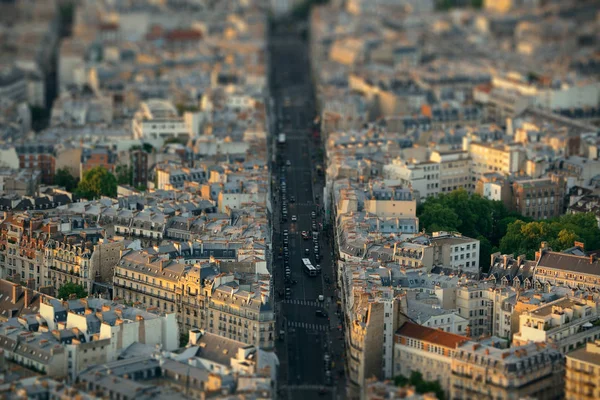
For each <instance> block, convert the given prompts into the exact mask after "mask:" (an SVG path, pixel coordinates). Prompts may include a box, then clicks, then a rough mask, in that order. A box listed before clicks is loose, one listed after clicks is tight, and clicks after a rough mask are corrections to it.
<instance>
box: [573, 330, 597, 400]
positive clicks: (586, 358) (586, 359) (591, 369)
mask: <svg viewBox="0 0 600 400" xmlns="http://www.w3.org/2000/svg"><path fill="white" fill-rule="evenodd" d="M566 359H567V362H566V374H565V399H567V400H588V399H598V398H600V374H599V373H598V372H599V371H600V340H595V341H593V342H587V343H586V344H585V347H584V348H581V349H577V350H575V351H572V352H570V353H567V356H566Z"/></svg>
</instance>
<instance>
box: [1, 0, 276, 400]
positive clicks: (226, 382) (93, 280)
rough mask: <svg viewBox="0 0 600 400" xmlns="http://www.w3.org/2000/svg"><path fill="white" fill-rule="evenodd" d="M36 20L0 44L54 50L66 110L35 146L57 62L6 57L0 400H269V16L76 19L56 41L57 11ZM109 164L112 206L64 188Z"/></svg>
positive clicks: (145, 14)
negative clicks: (64, 180) (43, 91)
mask: <svg viewBox="0 0 600 400" xmlns="http://www.w3.org/2000/svg"><path fill="white" fill-rule="evenodd" d="M26 3H27V4H28V5H27V10H22V8H23V7H25V3H23V2H15V4H16V5H6V4H3V5H2V7H3V8H6V9H7V10H8V9H11V10H14V15H18V16H19V17H20V18H24V20H27V24H25V22H23V24H21V22H20V21H15V20H14V19H13V20H12V21H11V22H12V23H14V25H15V26H18V30H17V29H12V28H6V29H4V30H3V32H4V33H5V34H6V35H4V34H3V35H2V42H3V43H5V46H7V45H8V43H11V46H16V48H19V49H20V50H22V49H23V48H24V47H23V46H21V45H20V43H21V41H22V39H20V36H19V35H21V36H27V34H29V35H30V36H31V35H34V36H35V38H37V36H38V35H37V33H36V32H38V31H39V32H42V31H43V32H44V34H45V35H51V36H52V37H53V39H52V40H50V39H48V38H46V39H43V41H42V42H41V47H40V51H42V50H44V51H48V52H51V53H52V51H53V52H54V53H53V54H54V55H53V57H54V56H55V57H56V58H57V60H58V67H57V69H58V70H57V71H51V72H56V82H52V83H53V85H54V84H55V85H56V91H57V97H56V99H54V101H53V102H52V104H51V108H48V114H49V118H48V126H47V127H45V128H44V129H42V130H41V131H39V132H36V133H35V134H34V133H33V132H31V128H32V126H31V118H32V116H31V113H30V109H29V105H31V106H39V107H45V106H46V105H45V104H44V103H40V102H39V100H36V99H35V98H31V97H30V95H33V94H35V93H34V91H33V89H34V88H35V87H34V86H32V85H33V84H40V82H41V84H43V83H44V82H43V79H42V78H43V77H44V76H45V75H44V73H45V71H42V72H40V71H38V70H37V69H36V68H38V69H39V67H38V66H40V65H41V66H45V65H49V64H50V63H49V62H47V61H44V60H43V59H42V58H41V57H42V56H43V54H41V53H40V54H37V55H36V57H37V58H36V59H35V60H33V61H35V62H36V63H37V64H35V65H34V64H33V61H31V62H30V61H29V60H27V59H21V55H20V56H19V57H17V56H14V55H13V56H11V57H10V58H11V60H12V61H13V64H14V66H11V69H10V70H9V69H6V70H3V71H2V77H1V78H0V92H1V93H7V92H6V91H7V90H11V91H13V92H14V93H12V92H11V93H12V94H11V95H10V96H9V95H6V96H2V98H3V100H2V102H3V103H2V105H1V110H2V116H3V118H6V119H2V124H0V212H1V214H0V292H1V294H0V303H1V305H0V313H1V314H0V347H1V349H0V351H1V353H2V354H1V356H0V369H1V376H2V379H1V380H0V393H1V396H2V397H6V398H15V399H16V398H23V397H25V398H40V399H41V398H63V397H75V398H98V397H103V398H112V399H133V398H136V399H140V398H154V399H162V398H165V399H166V398H200V397H201V398H214V399H228V398H234V397H235V398H247V399H271V398H274V397H275V396H276V390H277V386H276V384H277V370H278V360H277V356H276V355H275V353H274V352H273V349H274V343H275V339H276V337H275V315H274V313H275V311H274V304H273V298H272V292H273V289H272V280H271V274H270V271H271V261H272V260H271V259H272V248H271V227H270V222H269V220H270V208H271V205H270V173H269V168H268V165H269V150H268V146H267V127H268V118H267V104H266V102H265V98H266V95H267V88H266V82H267V80H266V62H267V60H268V58H267V57H266V53H265V52H266V44H265V43H266V42H265V40H266V32H267V13H266V9H265V4H266V3H265V4H263V2H261V1H256V2H242V3H240V2H237V1H224V2H221V1H219V2H212V1H206V2H198V1H185V0H184V1H164V2H154V1H127V2H113V1H103V0H100V1H91V0H89V1H83V2H77V4H74V6H73V24H72V26H71V27H70V34H69V35H68V36H65V37H63V38H61V39H60V40H59V36H58V33H59V28H61V26H60V22H61V21H62V19H61V17H60V13H62V12H64V10H65V9H64V6H65V4H66V2H54V1H52V2H43V3H44V4H43V5H42V4H41V3H40V4H37V5H36V4H33V3H39V2H26ZM62 3H65V4H62ZM59 10H60V11H59ZM25 11H27V12H25ZM51 11H52V12H51ZM3 18H4V17H3ZM7 21H8V20H7ZM46 22H47V23H46ZM34 25H35V27H34V28H32V26H34ZM48 25H50V28H48ZM3 26H4V25H3ZM21 31H22V32H21ZM46 31H48V32H46ZM63 33H64V32H63ZM9 34H10V35H9ZM7 35H8V36H7ZM40 35H42V34H41V33H40ZM34 36H31V37H29V36H28V37H27V40H28V43H27V44H28V45H31V44H32V43H33V42H34V41H33V39H34ZM40 37H42V38H43V35H42V36H40ZM24 39H25V38H23V40H24ZM36 40H37V39H36ZM36 43H37V42H36ZM39 44H40V43H38V45H39ZM53 49H54V50H53ZM31 50H35V48H32V49H31ZM38 53H39V52H38ZM3 55H4V52H3ZM22 56H23V57H24V56H25V53H23V55H22ZM23 66H25V67H23ZM3 68H4V67H3ZM9 78H10V79H13V80H15V82H17V81H18V82H20V83H19V85H21V86H23V87H21V86H19V87H18V88H17V87H16V86H14V87H13V86H10V85H13V83H10V82H8V81H9V80H10V79H9ZM33 78H35V79H34V80H32V79H33ZM40 79H42V80H41V81H40ZM5 84H6V85H5ZM9 86H10V87H9ZM17 89H19V92H18V93H17ZM28 96H29V97H28ZM44 98H45V97H43V98H42V100H43V99H44ZM5 103H6V104H5ZM48 107H50V104H48ZM4 122H6V123H4ZM34 135H35V136H34ZM99 166H101V167H104V168H106V169H107V170H108V171H110V172H112V173H113V174H115V175H116V176H118V177H119V180H120V182H119V183H120V185H119V187H118V197H117V198H104V197H103V198H100V199H95V200H94V199H80V198H78V197H77V196H75V195H73V194H72V193H70V192H68V191H66V190H65V188H64V187H59V186H57V183H58V182H57V179H56V177H57V173H58V172H59V171H60V173H61V175H62V176H64V171H65V170H66V171H67V172H68V173H69V174H70V175H72V176H73V178H75V180H77V179H80V178H81V177H82V176H83V174H84V173H85V172H86V171H88V170H90V169H92V168H95V167H99ZM123 176H125V177H126V178H125V180H126V182H122V180H123V179H122V177H123ZM67 284H69V285H70V284H74V285H77V286H78V287H80V288H81V289H82V291H84V292H85V294H86V295H87V297H84V298H81V299H78V298H77V296H76V295H75V294H71V295H66V297H65V295H64V294H61V293H62V289H64V287H65V285H67ZM59 296H60V297H62V299H58V297H59Z"/></svg>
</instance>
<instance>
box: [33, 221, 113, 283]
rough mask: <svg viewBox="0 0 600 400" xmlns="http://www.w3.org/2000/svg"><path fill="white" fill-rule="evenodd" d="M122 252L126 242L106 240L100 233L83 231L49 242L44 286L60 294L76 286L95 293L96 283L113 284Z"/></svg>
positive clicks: (46, 251) (98, 231)
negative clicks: (115, 270) (69, 285)
mask: <svg viewBox="0 0 600 400" xmlns="http://www.w3.org/2000/svg"><path fill="white" fill-rule="evenodd" d="M122 249H123V242H122V241H113V240H108V239H104V238H103V237H102V235H101V234H100V230H98V229H90V230H85V229H82V230H81V231H76V232H73V233H71V234H63V235H60V236H58V237H56V238H52V239H49V240H48V241H47V242H46V244H45V254H44V267H45V269H46V273H45V274H46V275H45V278H46V279H45V283H44V284H45V285H50V286H53V287H54V288H55V289H56V290H58V289H59V288H60V287H61V286H62V285H64V284H65V283H67V282H73V283H75V284H77V285H81V286H83V288H84V289H85V290H86V291H87V292H88V293H91V292H92V289H93V283H94V282H104V283H110V282H111V281H112V275H113V270H114V266H115V265H116V264H117V262H118V260H119V256H120V254H121V250H122Z"/></svg>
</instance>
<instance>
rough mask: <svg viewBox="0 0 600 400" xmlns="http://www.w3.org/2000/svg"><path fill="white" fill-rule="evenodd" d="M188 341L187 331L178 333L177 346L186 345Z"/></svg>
mask: <svg viewBox="0 0 600 400" xmlns="http://www.w3.org/2000/svg"><path fill="white" fill-rule="evenodd" d="M189 341H190V334H189V333H188V332H185V333H182V334H180V335H179V347H185V346H187V344H188V342H189Z"/></svg>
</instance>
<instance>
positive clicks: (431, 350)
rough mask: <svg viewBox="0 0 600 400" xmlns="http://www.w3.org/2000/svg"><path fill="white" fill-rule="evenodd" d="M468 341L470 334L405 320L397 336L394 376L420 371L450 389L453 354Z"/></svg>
mask: <svg viewBox="0 0 600 400" xmlns="http://www.w3.org/2000/svg"><path fill="white" fill-rule="evenodd" d="M468 341H469V338H467V337H466V336H460V335H455V334H453V333H449V332H444V331H442V330H439V329H434V328H428V327H426V326H421V325H418V324H415V323H413V322H410V321H408V322H405V323H404V324H403V325H402V326H401V327H400V328H399V329H398V330H397V331H396V335H395V336H394V376H399V375H402V376H404V377H406V378H409V377H410V375H411V373H412V372H415V371H416V372H420V373H421V374H422V375H423V379H424V380H426V381H438V382H439V383H440V385H441V387H442V389H443V390H444V392H446V393H450V390H451V384H452V381H451V369H452V368H451V367H452V357H453V356H454V353H455V351H456V350H457V348H458V347H459V346H460V345H462V344H463V343H466V342H468Z"/></svg>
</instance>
